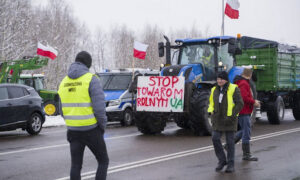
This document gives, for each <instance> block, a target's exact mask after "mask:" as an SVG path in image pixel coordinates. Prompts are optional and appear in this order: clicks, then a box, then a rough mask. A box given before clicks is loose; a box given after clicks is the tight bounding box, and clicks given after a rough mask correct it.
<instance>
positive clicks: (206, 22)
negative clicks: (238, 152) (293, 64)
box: [67, 0, 300, 47]
mask: <svg viewBox="0 0 300 180" xmlns="http://www.w3.org/2000/svg"><path fill="white" fill-rule="evenodd" d="M67 2H68V3H70V5H71V6H73V10H74V14H75V16H77V17H78V18H79V19H80V20H81V21H83V22H85V23H86V25H87V26H88V27H90V28H91V29H92V30H93V29H95V28H96V27H98V26H99V27H102V28H104V29H108V27H110V26H111V25H112V24H126V25H127V26H128V27H129V28H131V29H133V30H135V31H138V30H140V29H141V28H143V27H144V26H145V24H156V25H158V27H161V28H162V29H164V30H166V31H168V30H169V29H172V28H173V29H180V28H183V27H187V28H190V27H192V26H193V25H196V27H198V28H199V30H201V31H202V32H204V31H205V29H206V28H207V27H209V32H210V34H211V35H220V33H221V22H222V0H67ZM239 2H240V8H239V11H240V18H239V19H238V20H232V19H229V18H228V17H225V35H232V36H236V34H237V33H241V34H242V35H247V36H253V37H258V38H264V39H270V40H275V41H279V42H283V43H288V44H290V45H298V46H299V47H300V20H299V18H300V0H240V1H239ZM225 3H226V0H225Z"/></svg>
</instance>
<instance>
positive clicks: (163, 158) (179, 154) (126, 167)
mask: <svg viewBox="0 0 300 180" xmlns="http://www.w3.org/2000/svg"><path fill="white" fill-rule="evenodd" d="M299 131H300V128H294V129H289V130H284V131H278V132H274V133H269V134H264V135H260V136H255V137H253V138H252V140H251V141H252V142H254V141H258V140H262V139H267V138H271V137H276V136H280V135H284V134H290V133H294V132H299ZM211 150H213V146H212V145H210V146H205V147H201V148H197V149H191V150H187V151H181V152H177V153H172V154H168V155H163V156H158V157H154V158H149V159H145V160H140V161H135V162H131V163H126V164H122V165H118V166H113V167H110V168H108V172H107V173H108V174H112V173H116V172H120V171H125V170H129V169H133V168H138V167H142V166H146V165H150V164H155V163H159V162H163V161H168V160H172V159H177V158H181V157H185V156H190V155H194V154H199V153H202V152H207V151H211ZM95 173H96V171H89V172H85V173H82V174H81V176H82V179H90V178H94V177H95ZM68 179H69V177H63V178H59V179H56V180H68Z"/></svg>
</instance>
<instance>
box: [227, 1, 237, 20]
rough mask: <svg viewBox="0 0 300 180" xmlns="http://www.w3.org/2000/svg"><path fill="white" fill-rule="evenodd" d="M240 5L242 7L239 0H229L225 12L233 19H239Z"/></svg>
mask: <svg viewBox="0 0 300 180" xmlns="http://www.w3.org/2000/svg"><path fill="white" fill-rule="evenodd" d="M239 7H240V3H239V1H238V0H227V3H226V7H225V14H226V15H227V16H228V17H230V18H231V19H238V18H239V10H238V9H239Z"/></svg>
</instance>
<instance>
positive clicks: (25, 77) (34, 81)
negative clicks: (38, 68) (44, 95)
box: [18, 74, 45, 91]
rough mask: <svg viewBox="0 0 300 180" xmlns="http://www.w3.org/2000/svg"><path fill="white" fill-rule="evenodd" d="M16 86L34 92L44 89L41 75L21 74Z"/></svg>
mask: <svg viewBox="0 0 300 180" xmlns="http://www.w3.org/2000/svg"><path fill="white" fill-rule="evenodd" d="M18 84H24V85H27V86H31V87H33V88H34V89H35V90H36V91H39V90H42V89H45V82H44V75H43V74H21V75H20V78H19V80H18Z"/></svg>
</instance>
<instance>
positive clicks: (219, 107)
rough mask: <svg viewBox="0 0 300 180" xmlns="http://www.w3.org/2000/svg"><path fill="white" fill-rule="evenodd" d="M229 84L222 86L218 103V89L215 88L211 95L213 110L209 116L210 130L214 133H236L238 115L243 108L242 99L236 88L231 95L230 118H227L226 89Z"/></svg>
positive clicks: (217, 87)
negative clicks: (232, 105) (231, 107)
mask: <svg viewBox="0 0 300 180" xmlns="http://www.w3.org/2000/svg"><path fill="white" fill-rule="evenodd" d="M228 86H229V83H227V84H225V85H224V88H223V90H222V91H223V92H224V93H223V94H224V95H223V99H222V102H221V103H219V95H220V87H219V86H216V89H215V91H214V93H213V101H214V110H213V113H212V115H211V121H212V128H213V130H214V131H236V130H237V123H238V113H239V112H240V111H241V110H242V108H243V106H244V102H243V98H242V96H241V93H240V90H239V88H238V87H236V88H235V91H234V93H233V97H232V99H233V102H234V104H235V105H234V107H233V109H232V116H227V109H228V102H227V89H228Z"/></svg>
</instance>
